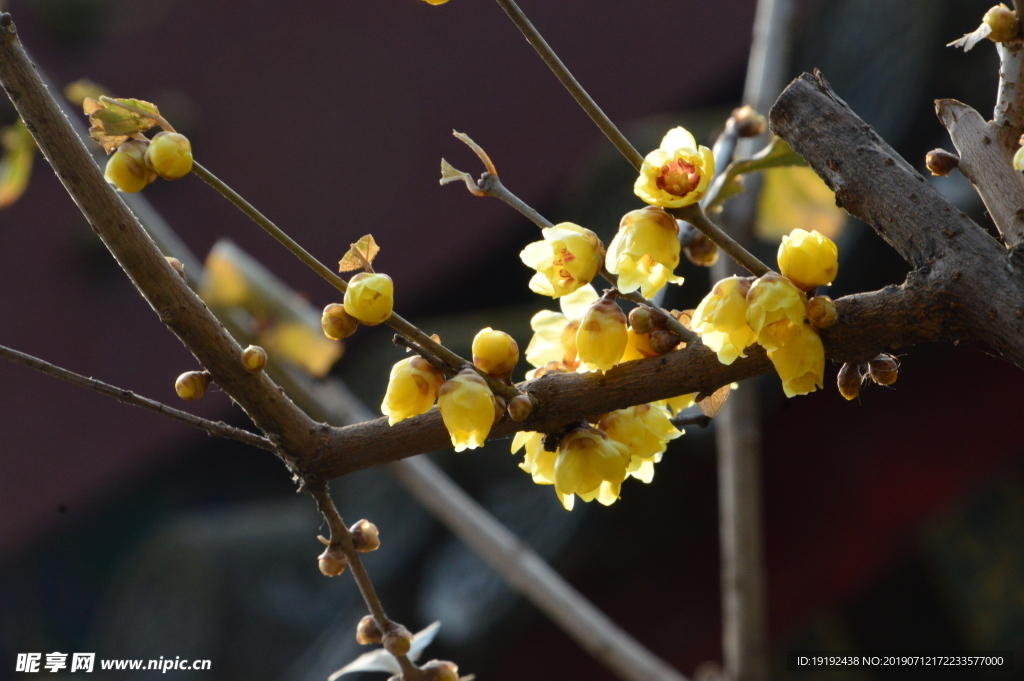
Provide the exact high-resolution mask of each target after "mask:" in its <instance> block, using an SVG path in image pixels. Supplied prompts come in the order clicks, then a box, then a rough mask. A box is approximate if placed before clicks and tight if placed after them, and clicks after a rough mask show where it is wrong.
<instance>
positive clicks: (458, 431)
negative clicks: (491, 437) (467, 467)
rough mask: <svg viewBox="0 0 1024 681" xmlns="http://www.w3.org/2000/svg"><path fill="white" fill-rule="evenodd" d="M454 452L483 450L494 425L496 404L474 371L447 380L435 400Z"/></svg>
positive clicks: (463, 371) (489, 390) (485, 385)
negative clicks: (478, 448) (480, 448)
mask: <svg viewBox="0 0 1024 681" xmlns="http://www.w3.org/2000/svg"><path fill="white" fill-rule="evenodd" d="M437 408H438V409H439V410H440V412H441V418H442V419H443V420H444V425H445V428H447V429H448V434H449V435H451V437H452V444H453V445H454V446H455V451H457V452H461V451H462V450H464V449H475V448H477V447H482V446H483V445H484V441H485V440H486V439H487V435H488V434H489V433H490V432H491V426H492V425H494V416H495V414H494V412H495V400H494V394H493V393H492V392H491V389H490V388H489V387H488V385H487V382H486V381H484V379H482V378H481V377H480V375H479V374H477V373H476V371H474V370H473V369H469V368H466V369H463V370H462V371H460V372H459V373H458V374H456V375H455V377H453V378H450V379H448V380H447V381H446V382H445V383H444V385H442V386H441V390H440V393H439V396H438V399H437Z"/></svg>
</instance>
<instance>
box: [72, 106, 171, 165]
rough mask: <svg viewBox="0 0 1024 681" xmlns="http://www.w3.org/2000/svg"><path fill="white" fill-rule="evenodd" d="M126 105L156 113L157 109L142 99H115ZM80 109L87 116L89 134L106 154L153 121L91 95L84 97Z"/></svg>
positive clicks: (146, 127) (144, 129)
mask: <svg viewBox="0 0 1024 681" xmlns="http://www.w3.org/2000/svg"><path fill="white" fill-rule="evenodd" d="M113 101H115V102H121V103H122V104H127V105H128V106H132V107H135V108H136V109H142V110H143V111H147V112H149V113H152V114H155V115H157V116H159V115H160V110H159V109H157V108H156V105H155V104H150V103H149V102H144V101H142V100H141V99H115V100H113ZM82 110H83V111H85V114H86V115H87V116H89V124H90V125H91V126H92V127H90V128H89V135H90V136H91V137H92V138H93V139H94V140H96V141H97V142H99V144H100V146H102V147H103V150H104V151H106V152H107V153H108V154H110V153H113V152H114V150H115V149H117V148H118V147H119V146H121V145H122V144H124V142H125V141H126V140H127V139H128V138H129V137H131V136H132V135H137V134H139V133H143V132H145V131H147V130H149V129H150V128H152V127H154V126H155V125H156V124H157V123H156V122H155V121H154V120H153V119H152V118H149V117H147V116H144V115H142V114H141V113H138V112H135V111H130V110H128V109H124V108H122V107H119V106H117V105H114V104H110V105H108V104H105V103H104V102H102V101H97V100H95V99H93V98H92V97H86V98H85V100H84V101H83V102H82Z"/></svg>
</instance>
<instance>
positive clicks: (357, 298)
mask: <svg viewBox="0 0 1024 681" xmlns="http://www.w3.org/2000/svg"><path fill="white" fill-rule="evenodd" d="M394 306H395V285H394V283H392V281H391V277H389V276H388V275H386V274H377V273H368V272H360V273H359V274H357V275H355V276H354V277H352V278H351V279H350V280H349V282H348V290H347V291H345V312H348V313H349V314H350V315H352V316H353V317H355V318H356V319H358V320H359V321H361V322H362V323H363V324H366V325H367V326H376V325H377V324H381V323H383V322H385V321H387V319H388V317H390V316H391V311H392V310H393V309H394Z"/></svg>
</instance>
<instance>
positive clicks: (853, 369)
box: [836, 362, 864, 400]
mask: <svg viewBox="0 0 1024 681" xmlns="http://www.w3.org/2000/svg"><path fill="white" fill-rule="evenodd" d="M862 367H863V365H862V364H850V363H849V362H847V363H846V364H844V365H843V368H841V369H840V370H839V377H838V379H837V381H836V382H837V383H838V384H839V394H840V395H842V396H843V397H845V398H846V399H848V400H853V399H856V398H857V396H858V395H860V386H861V384H862V383H863V382H864V373H863V370H862Z"/></svg>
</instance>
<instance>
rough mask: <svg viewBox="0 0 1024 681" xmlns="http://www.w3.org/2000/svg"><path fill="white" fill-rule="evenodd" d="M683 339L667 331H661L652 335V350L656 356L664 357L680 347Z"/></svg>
mask: <svg viewBox="0 0 1024 681" xmlns="http://www.w3.org/2000/svg"><path fill="white" fill-rule="evenodd" d="M681 342H682V339H681V338H680V337H679V336H677V335H675V334H674V333H672V332H671V331H669V330H667V329H659V330H658V331H655V332H654V333H652V334H651V340H650V345H651V350H653V351H654V352H655V353H656V354H659V355H664V354H665V353H666V352H672V351H673V350H675V349H676V348H678V347H679V344H680V343H681Z"/></svg>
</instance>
